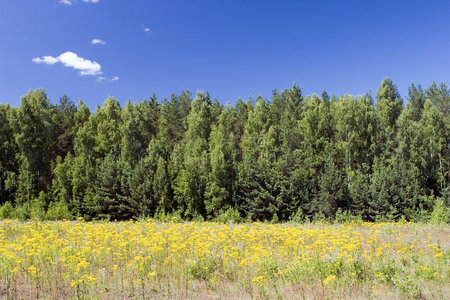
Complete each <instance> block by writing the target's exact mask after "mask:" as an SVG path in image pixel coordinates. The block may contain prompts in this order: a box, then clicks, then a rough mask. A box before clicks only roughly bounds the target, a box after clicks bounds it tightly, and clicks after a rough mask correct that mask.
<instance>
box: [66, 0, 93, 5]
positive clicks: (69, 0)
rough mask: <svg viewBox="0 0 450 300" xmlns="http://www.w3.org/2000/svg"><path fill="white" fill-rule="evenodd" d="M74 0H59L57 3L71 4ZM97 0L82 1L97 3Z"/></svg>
mask: <svg viewBox="0 0 450 300" xmlns="http://www.w3.org/2000/svg"><path fill="white" fill-rule="evenodd" d="M75 1H76V0H59V3H62V4H65V5H72V2H75ZM98 1H99V0H83V2H87V3H97V2H98Z"/></svg>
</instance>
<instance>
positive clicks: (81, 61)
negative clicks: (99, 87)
mask: <svg viewBox="0 0 450 300" xmlns="http://www.w3.org/2000/svg"><path fill="white" fill-rule="evenodd" d="M32 61H33V62H34V63H37V64H41V63H44V64H47V65H53V64H56V63H57V62H60V63H62V64H63V65H64V66H66V67H71V68H74V69H75V70H80V72H79V74H80V75H92V76H95V75H99V74H102V72H101V65H100V64H99V63H98V62H96V61H91V60H89V59H85V58H82V57H79V56H78V55H77V54H76V53H73V52H70V51H67V52H64V53H63V54H61V55H60V56H58V57H53V56H43V57H42V58H40V57H35V58H33V60H32Z"/></svg>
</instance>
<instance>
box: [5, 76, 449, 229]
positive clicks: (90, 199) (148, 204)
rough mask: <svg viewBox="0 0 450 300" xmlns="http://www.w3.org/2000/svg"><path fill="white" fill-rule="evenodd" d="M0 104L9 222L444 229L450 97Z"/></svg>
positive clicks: (391, 92)
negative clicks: (403, 224)
mask: <svg viewBox="0 0 450 300" xmlns="http://www.w3.org/2000/svg"><path fill="white" fill-rule="evenodd" d="M376 98H377V100H376V102H375V101H374V100H373V99H372V98H371V96H370V94H367V95H363V96H351V95H344V96H341V97H339V98H337V97H334V96H333V97H331V98H330V97H329V96H328V95H327V93H326V92H324V93H323V94H322V95H321V96H320V97H319V96H317V95H312V96H306V97H305V96H303V95H302V92H301V90H300V89H299V88H298V87H297V86H296V85H294V86H293V87H292V88H291V89H286V90H284V91H282V92H278V91H274V92H273V95H272V99H271V100H270V101H268V100H265V99H263V98H261V97H258V98H257V99H256V100H249V101H242V100H240V99H239V100H238V101H237V102H236V104H235V106H234V107H232V106H223V105H221V104H220V103H219V102H218V101H217V100H214V101H212V100H211V99H210V96H209V94H208V93H203V92H198V93H197V95H196V96H195V97H193V96H192V95H191V94H190V93H189V92H187V91H184V92H182V93H181V94H179V95H172V96H171V98H170V99H163V100H162V101H157V99H156V97H155V96H154V95H153V97H151V98H150V99H149V100H146V101H143V102H140V103H136V104H131V103H130V102H128V103H127V104H126V106H125V107H121V106H120V104H119V101H118V100H116V99H113V98H108V99H107V100H106V101H105V102H104V104H103V106H102V107H97V109H96V111H95V113H91V112H90V110H89V108H88V107H87V106H86V105H85V104H84V103H82V102H80V103H79V105H78V106H76V105H75V104H74V103H73V102H72V101H71V100H70V99H69V98H68V97H67V96H63V97H62V98H61V99H60V101H59V103H58V104H52V103H50V101H49V99H48V98H47V96H46V94H45V92H44V90H35V91H30V92H28V94H27V95H25V96H24V97H22V99H21V105H20V107H17V108H13V107H10V106H9V105H0V197H1V198H0V199H1V200H0V204H1V205H2V206H1V208H0V217H16V218H19V219H27V218H36V219H45V218H47V219H62V218H66V219H71V218H77V217H83V218H84V219H87V220H92V219H110V220H125V219H131V218H140V217H155V216H156V217H159V218H161V217H164V216H167V215H170V216H173V215H178V216H180V217H181V218H183V219H188V220H189V219H205V220H211V219H213V220H229V219H234V220H237V219H248V220H261V221H264V220H269V221H287V220H292V219H293V220H305V219H318V218H326V219H329V220H333V219H334V218H342V216H346V217H350V216H357V217H359V218H362V219H363V220H369V221H375V220H383V219H389V220H397V219H400V218H404V219H406V220H414V221H427V220H429V219H430V218H432V217H434V218H438V219H439V220H441V221H448V219H446V218H448V205H449V201H450V200H449V199H450V188H449V182H450V147H449V146H450V132H449V126H450V116H449V111H450V90H449V88H448V86H447V85H445V84H443V83H442V84H440V85H437V84H436V83H433V84H432V85H430V86H429V87H428V88H427V89H426V90H422V88H421V87H420V86H418V87H416V86H414V85H413V84H412V85H411V86H410V88H409V95H408V97H407V101H406V105H404V103H403V100H402V98H401V97H400V95H399V93H398V90H397V88H396V86H395V85H394V84H393V83H392V81H391V80H390V79H384V80H383V81H382V83H381V85H380V87H379V90H378V91H377V93H376Z"/></svg>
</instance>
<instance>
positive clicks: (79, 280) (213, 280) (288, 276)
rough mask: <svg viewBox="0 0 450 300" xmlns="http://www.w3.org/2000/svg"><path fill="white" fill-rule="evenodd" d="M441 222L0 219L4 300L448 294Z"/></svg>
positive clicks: (449, 231) (447, 234) (448, 231)
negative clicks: (231, 222)
mask: <svg viewBox="0 0 450 300" xmlns="http://www.w3.org/2000/svg"><path fill="white" fill-rule="evenodd" d="M449 248H450V228H449V226H448V225H419V224H412V223H363V222H359V223H357V222H353V223H347V224H342V225H341V224H336V225H330V224H324V223H315V224H304V225H299V224H278V225H271V224H261V223H253V224H241V225H232V224H229V225H226V224H219V223H211V222H200V223H196V222H186V223H175V222H167V223H161V222H156V221H152V220H147V221H139V222H131V221H130V222H116V223H113V222H98V223H96V222H84V221H58V222H38V221H29V222H19V221H11V220H5V221H0V298H2V299H8V298H11V299H36V298H45V299H61V298H72V299H148V298H168V299H186V298H201V299H230V298H231V299H236V298H239V299H247V298H257V299H258V298H259V299H261V298H268V299H314V298H315V299H323V298H329V299H333V298H358V299H366V298H367V299H369V298H370V299H374V298H379V299H386V298H392V299H402V298H403V299H411V298H417V299H445V298H446V297H447V296H448V295H450V268H449V259H450V251H449Z"/></svg>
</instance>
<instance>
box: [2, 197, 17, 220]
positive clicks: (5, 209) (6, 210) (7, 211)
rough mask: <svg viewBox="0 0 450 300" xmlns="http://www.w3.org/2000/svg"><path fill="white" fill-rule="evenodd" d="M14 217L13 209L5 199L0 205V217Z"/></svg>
mask: <svg viewBox="0 0 450 300" xmlns="http://www.w3.org/2000/svg"><path fill="white" fill-rule="evenodd" d="M14 217H15V210H14V207H13V206H12V204H11V202H9V201H7V202H5V203H3V205H2V206H0V219H13V218H14Z"/></svg>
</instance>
